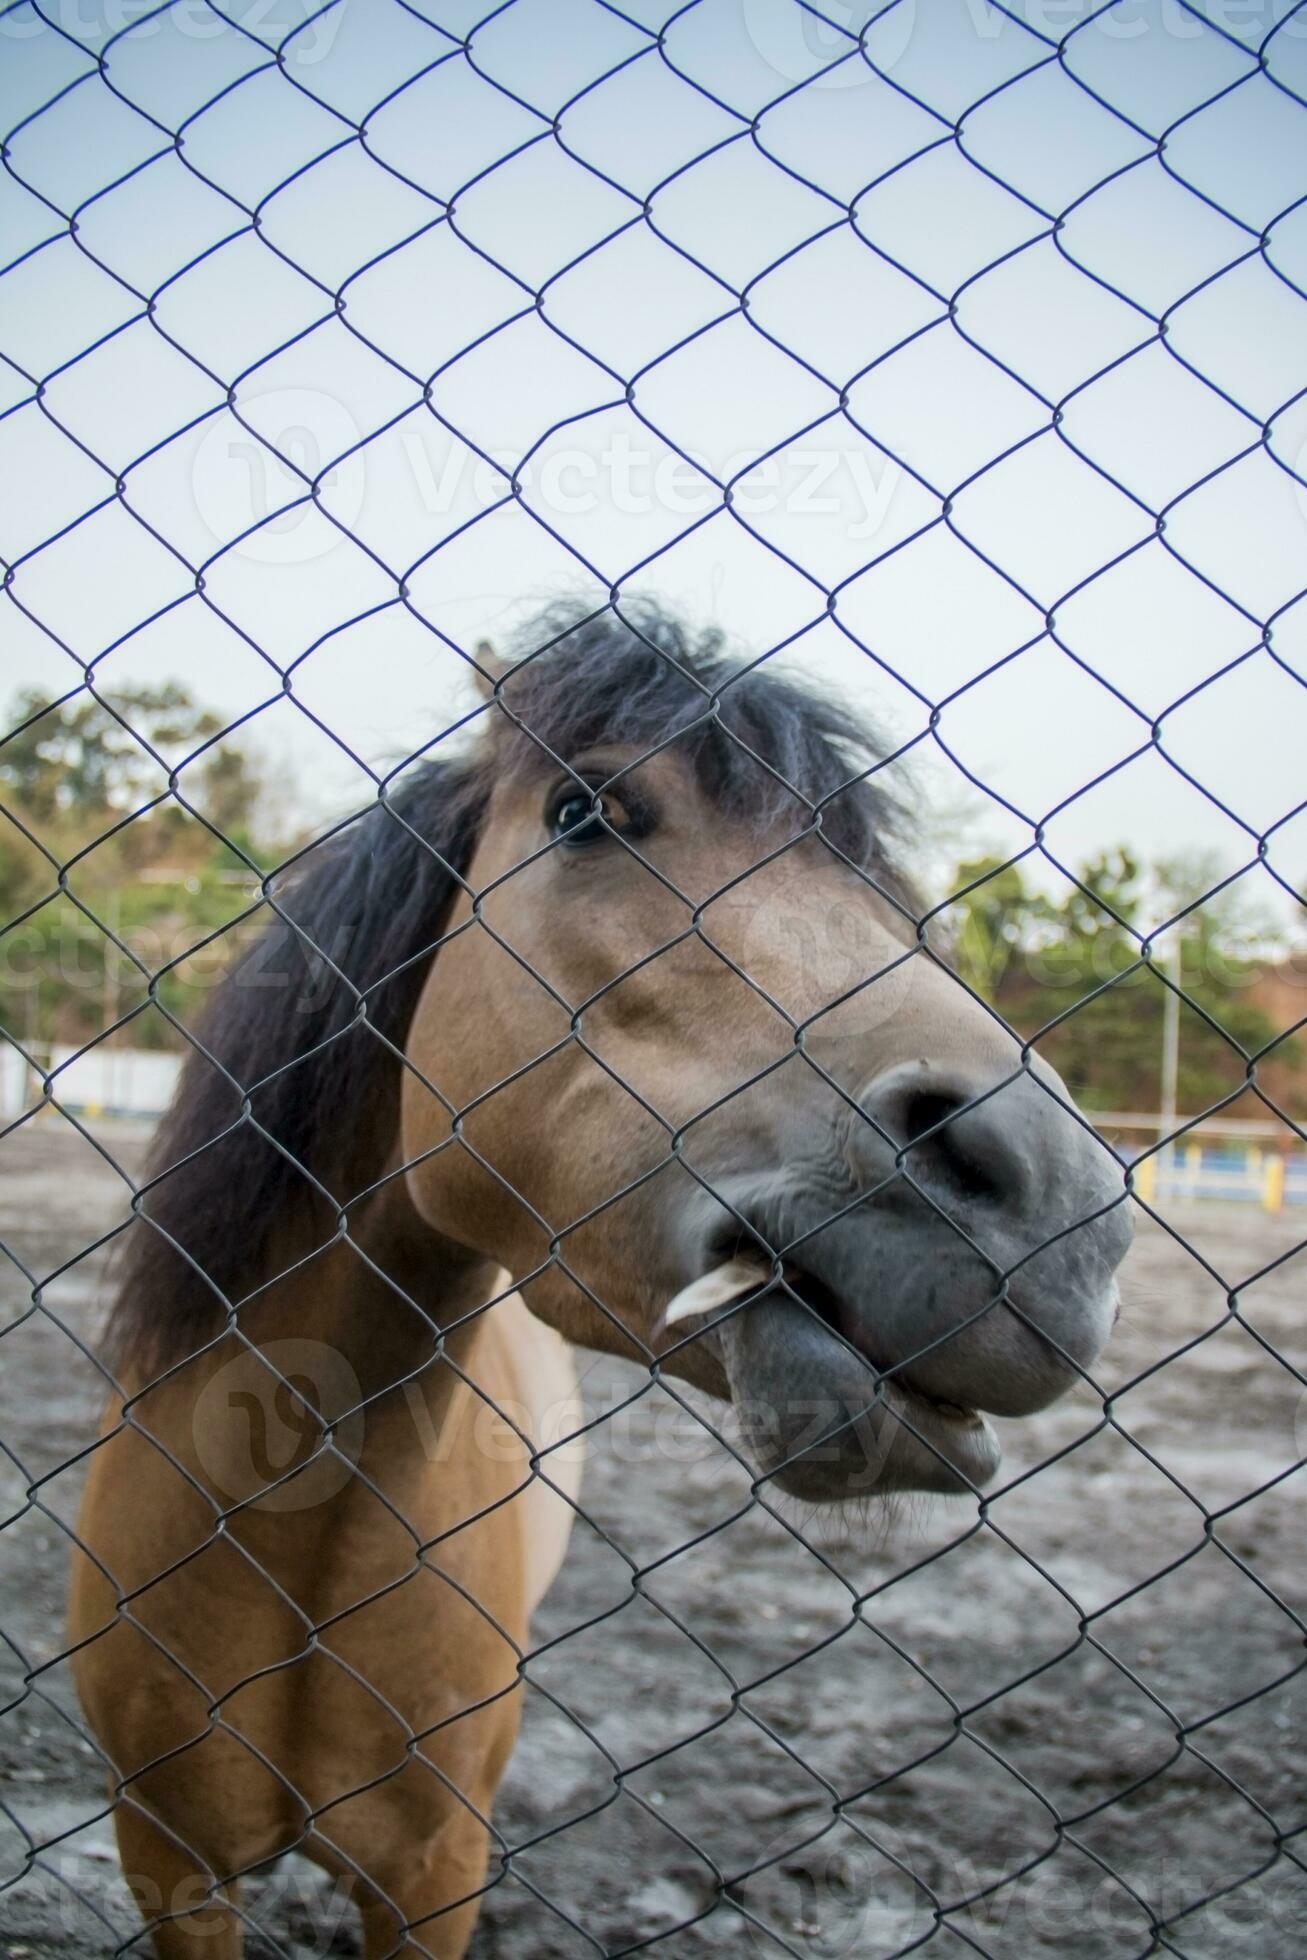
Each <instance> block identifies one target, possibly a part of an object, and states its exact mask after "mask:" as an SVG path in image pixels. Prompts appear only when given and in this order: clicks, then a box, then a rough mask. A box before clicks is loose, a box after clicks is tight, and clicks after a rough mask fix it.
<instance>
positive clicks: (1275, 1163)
mask: <svg viewBox="0 0 1307 1960" xmlns="http://www.w3.org/2000/svg"><path fill="white" fill-rule="evenodd" d="M1283 1206H1284V1159H1283V1157H1281V1156H1280V1154H1279V1152H1278V1151H1274V1150H1273V1151H1272V1152H1271V1153H1270V1155H1269V1156H1268V1157H1267V1159H1266V1169H1265V1171H1264V1172H1263V1174H1262V1210H1263V1211H1280V1210H1282V1209H1283Z"/></svg>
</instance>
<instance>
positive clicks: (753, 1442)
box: [708, 1292, 999, 1503]
mask: <svg viewBox="0 0 1307 1960" xmlns="http://www.w3.org/2000/svg"><path fill="white" fill-rule="evenodd" d="M708 1338H709V1339H710V1340H711V1341H713V1342H714V1344H715V1345H716V1346H717V1348H718V1350H719V1352H720V1354H721V1358H722V1364H723V1368H724V1371H725V1374H726V1378H727V1380H728V1382H729V1384H730V1392H731V1401H732V1403H733V1405H734V1407H735V1411H736V1417H737V1420H738V1422H739V1425H740V1429H741V1433H742V1436H743V1440H744V1445H745V1449H746V1451H747V1452H748V1453H749V1454H750V1455H751V1456H752V1457H753V1458H754V1459H755V1461H756V1462H757V1465H758V1467H759V1469H760V1470H761V1471H762V1472H763V1474H764V1475H765V1476H767V1477H768V1478H770V1479H771V1480H773V1481H774V1482H775V1483H776V1484H778V1485H780V1487H781V1488H782V1489H784V1490H787V1491H790V1492H792V1493H793V1494H794V1495H795V1496H797V1497H801V1498H804V1499H805V1500H807V1501H808V1502H810V1503H833V1502H839V1501H845V1500H848V1499H851V1498H859V1497H869V1496H874V1495H878V1494H888V1493H891V1492H895V1491H936V1492H941V1493H944V1494H947V1495H953V1496H956V1495H959V1494H963V1493H966V1492H968V1491H973V1492H974V1491H976V1490H978V1489H979V1488H980V1486H981V1485H983V1484H985V1483H986V1482H988V1480H989V1479H990V1478H991V1477H992V1476H993V1475H994V1473H995V1471H996V1470H997V1469H998V1464H999V1448H998V1442H997V1439H996V1437H995V1435H994V1432H993V1430H992V1429H991V1428H990V1426H989V1424H988V1423H987V1422H986V1421H985V1419H984V1417H983V1416H982V1415H980V1414H978V1413H977V1412H976V1411H975V1410H972V1409H964V1408H960V1407H957V1406H956V1405H954V1404H951V1403H947V1402H941V1401H936V1400H934V1399H933V1398H932V1397H930V1396H928V1395H924V1394H922V1393H920V1392H919V1391H918V1390H916V1389H914V1388H909V1387H908V1385H907V1384H906V1383H905V1382H900V1381H896V1380H894V1379H893V1378H890V1379H884V1378H882V1377H881V1376H879V1375H878V1374H877V1372H876V1370H875V1369H874V1368H873V1367H872V1366H871V1364H870V1362H868V1361H866V1360H864V1359H863V1358H862V1357H861V1356H860V1355H859V1354H857V1353H856V1352H854V1351H853V1350H851V1349H850V1347H849V1345H848V1343H847V1342H845V1341H844V1340H842V1339H841V1338H840V1337H839V1335H838V1334H836V1333H834V1332H832V1330H831V1329H830V1328H829V1327H827V1326H826V1325H825V1324H824V1323H823V1322H822V1321H821V1319H820V1318H819V1317H818V1316H816V1315H815V1314H813V1313H812V1311H811V1310H810V1309H809V1308H808V1307H806V1306H804V1305H803V1304H802V1303H801V1302H799V1301H796V1300H794V1299H792V1298H790V1297H788V1296H787V1295H786V1294H784V1293H779V1292H771V1293H765V1294H763V1295H762V1296H761V1297H760V1298H757V1299H755V1300H754V1301H752V1302H751V1303H750V1304H748V1305H747V1306H744V1307H742V1308H740V1309H739V1310H738V1311H736V1312H734V1313H731V1314H728V1315H727V1316H726V1317H725V1318H724V1319H722V1320H721V1321H719V1322H718V1323H717V1325H716V1326H715V1327H714V1328H713V1329H712V1330H711V1331H710V1333H709V1334H708Z"/></svg>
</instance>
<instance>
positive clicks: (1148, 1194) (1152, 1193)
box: [1134, 1156, 1157, 1205]
mask: <svg viewBox="0 0 1307 1960" xmlns="http://www.w3.org/2000/svg"><path fill="white" fill-rule="evenodd" d="M1134 1189H1135V1196H1136V1197H1137V1198H1141V1199H1142V1200H1143V1202H1144V1203H1145V1204H1146V1205H1151V1204H1152V1203H1153V1200H1154V1199H1155V1198H1156V1196H1157V1159H1156V1157H1152V1156H1149V1157H1141V1158H1140V1160H1139V1162H1138V1163H1137V1164H1136V1165H1135V1167H1134Z"/></svg>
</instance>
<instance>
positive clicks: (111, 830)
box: [0, 685, 262, 1046]
mask: <svg viewBox="0 0 1307 1960" xmlns="http://www.w3.org/2000/svg"><path fill="white" fill-rule="evenodd" d="M114 705H115V708H116V709H117V715H116V716H115V714H113V713H110V712H109V711H108V710H107V709H105V708H104V707H102V706H101V705H100V703H99V702H98V701H96V700H94V699H92V698H91V697H89V696H87V695H79V696H78V697H76V698H75V699H74V700H71V701H67V702H64V703H63V704H61V705H56V706H54V707H43V705H42V702H41V700H40V698H39V697H38V696H31V695H29V696H25V697H23V698H22V699H21V700H20V701H19V702H18V703H16V705H15V707H14V709H13V711H12V712H11V715H10V718H9V720H10V725H11V726H12V727H14V728H15V730H16V732H15V733H14V734H13V735H11V736H10V737H9V738H8V739H7V740H6V741H4V742H3V743H2V744H0V812H2V813H3V814H2V815H0V1028H5V1029H9V1030H11V1031H12V1032H13V1033H14V1035H15V1036H16V1037H17V1038H18V1039H19V1040H20V1041H22V1042H23V1043H24V1044H25V1045H29V1046H30V1045H31V1044H32V1043H34V1042H45V1041H51V1040H53V1041H79V1042H80V1041H84V1040H86V1039H87V1038H88V1037H89V1036H90V1035H92V1034H95V1033H97V1032H100V1031H101V1030H103V1029H104V1028H105V1027H106V1026H109V1025H111V1024H112V1023H113V1022H114V1021H116V1020H118V1019H119V1018H120V1016H122V1015H124V1014H126V1013H128V1012H129V1011H130V1010H131V1009H133V1008H135V1007H138V1006H140V1005H141V1004H142V1003H143V1002H146V1001H148V999H149V994H148V985H149V979H150V977H151V976H161V977H159V978H158V981H157V998H158V999H159V1000H160V1001H162V1002H163V1003H164V1004H165V1005H166V1006H167V1007H168V1008H169V1009H171V1010H172V1011H173V1012H174V1013H177V1014H179V1015H181V1016H183V1017H184V1016H185V1015H186V1014H187V1013H188V1012H189V1011H190V1009H191V1006H192V1004H193V1001H192V996H193V994H194V992H195V990H196V988H197V987H198V986H202V985H204V984H206V983H207V984H212V982H213V981H214V980H215V979H216V978H217V977H218V976H219V974H220V972H221V969H222V967H223V966H224V965H225V964H226V963H227V961H228V959H229V958H230V956H231V954H232V952H233V951H235V950H236V947H235V943H234V942H235V939H236V937H237V936H238V935H236V934H232V933H228V934H226V935H224V937H223V938H222V939H220V940H219V941H218V942H217V944H216V946H215V947H214V948H212V949H210V950H208V951H207V952H206V953H204V954H201V955H198V956H193V957H191V958H189V959H188V958H187V957H186V956H187V954H188V951H189V949H191V948H193V947H195V946H197V945H198V944H199V942H201V941H202V940H204V939H206V938H207V937H208V935H210V934H211V933H213V932H215V931H216V930H217V929H218V928H220V927H223V926H226V925H228V924H229V923H230V922H231V921H232V920H234V919H237V918H238V917H239V915H240V914H241V913H242V912H243V911H244V910H245V909H246V907H247V906H248V904H249V902H250V893H251V889H252V886H253V884H254V882H255V880H254V878H253V876H252V875H251V873H250V871H249V869H248V866H247V865H245V864H244V860H243V858H242V855H241V854H242V852H244V853H246V854H247V855H248V854H250V853H251V851H252V847H253V840H252V837H251V828H250V826H251V813H252V812H254V811H256V810H257V809H258V807H259V804H260V801H261V795H262V784H261V781H260V778H259V776H258V774H257V772H256V771H255V770H254V769H253V767H252V766H251V764H250V762H249V759H248V758H247V757H246V756H245V755H244V754H242V753H241V752H240V751H238V750H235V749H233V748H230V747H224V746H222V745H221V744H218V743H216V742H215V740H214V738H215V737H216V736H217V735H218V733H219V732H220V730H221V728H222V723H221V721H220V720H219V718H218V717H217V716H215V715H213V714H211V713H209V712H208V711H206V710H204V709H201V708H198V707H197V706H196V705H195V703H194V702H193V701H192V700H191V699H190V697H189V696H188V695H187V694H186V692H185V691H184V689H182V688H180V687H177V686H175V685H170V686H167V687H164V688H160V689H154V690H150V689H138V690H136V691H133V692H130V693H127V692H124V693H122V694H119V695H118V696H116V697H115V704H114ZM119 717H120V718H119ZM173 769H176V770H177V772H178V773H177V776H176V779H175V780H176V785H177V787H176V790H174V789H173V787H172V786H171V783H170V771H171V770H173ZM188 806H190V807H188ZM228 840H230V841H228ZM233 846H234V847H235V848H233ZM5 927H7V928H8V930H3V928H5ZM115 938H116V939H118V940H120V941H121V942H122V943H123V946H124V947H126V948H127V951H126V952H124V951H122V950H120V949H119V948H118V947H117V946H115V944H114V939H115ZM133 956H134V957H133ZM142 968H144V969H145V971H142ZM129 1039H130V1040H131V1041H132V1042H133V1043H134V1044H135V1045H137V1046H153V1045H157V1044H162V1043H165V1042H170V1041H171V1040H172V1039H174V1037H173V1036H172V1034H171V1031H170V1029H169V1027H168V1023H167V1020H166V1018H165V1017H164V1016H163V1015H160V1014H158V1013H157V1012H155V1011H154V1010H153V1009H152V1008H147V1010H146V1011H145V1012H144V1013H142V1014H141V1015H140V1016H139V1017H138V1018H137V1019H136V1020H135V1021H134V1022H133V1023H132V1027H131V1032H130V1036H129Z"/></svg>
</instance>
